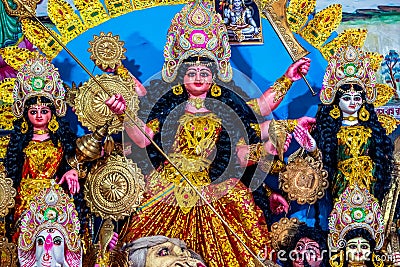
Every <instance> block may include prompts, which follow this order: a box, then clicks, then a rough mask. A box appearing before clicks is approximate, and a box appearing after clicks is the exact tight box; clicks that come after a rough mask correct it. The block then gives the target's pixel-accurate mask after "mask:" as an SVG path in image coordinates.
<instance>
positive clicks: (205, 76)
mask: <svg viewBox="0 0 400 267" xmlns="http://www.w3.org/2000/svg"><path fill="white" fill-rule="evenodd" d="M200 76H201V77H203V78H207V77H208V76H210V74H209V73H208V72H206V71H203V72H200Z"/></svg>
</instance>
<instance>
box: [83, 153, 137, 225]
mask: <svg viewBox="0 0 400 267" xmlns="http://www.w3.org/2000/svg"><path fill="white" fill-rule="evenodd" d="M143 192H144V176H143V174H142V173H141V170H140V169H139V168H138V167H137V166H136V163H134V162H132V160H130V159H126V158H125V157H122V156H118V155H117V156H110V157H108V158H107V159H106V160H105V161H99V162H98V163H97V164H96V165H95V166H94V168H92V170H91V171H90V173H89V174H88V177H87V180H86V184H85V199H86V201H87V203H88V206H89V208H90V209H91V211H92V212H93V213H95V214H97V215H99V216H100V217H102V218H103V219H108V218H110V219H114V220H116V221H117V220H119V219H122V218H124V217H125V216H129V215H130V214H131V213H132V212H133V211H134V210H135V209H136V208H137V207H138V206H139V205H140V202H141V199H142V195H143Z"/></svg>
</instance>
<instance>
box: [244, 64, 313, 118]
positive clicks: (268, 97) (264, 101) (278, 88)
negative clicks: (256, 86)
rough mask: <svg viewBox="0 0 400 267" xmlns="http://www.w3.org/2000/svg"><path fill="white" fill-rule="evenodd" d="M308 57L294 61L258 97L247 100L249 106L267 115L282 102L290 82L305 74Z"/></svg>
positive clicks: (307, 67) (307, 68)
mask: <svg viewBox="0 0 400 267" xmlns="http://www.w3.org/2000/svg"><path fill="white" fill-rule="evenodd" d="M310 62H311V61H310V59H308V58H301V59H299V60H298V61H296V62H294V63H293V64H291V65H290V66H289V68H288V69H287V70H286V72H285V74H284V75H283V76H282V77H280V78H279V79H278V80H276V81H275V83H274V84H273V85H272V86H271V87H270V88H268V90H267V91H265V92H264V93H263V94H262V96H261V97H260V98H256V99H253V100H251V101H249V102H248V104H249V106H251V107H252V108H253V110H255V111H256V112H257V113H259V114H260V115H262V116H268V115H269V114H270V113H271V112H272V111H273V110H275V109H276V108H277V107H278V106H279V104H280V103H281V102H282V99H283V97H284V96H285V95H286V93H287V91H288V90H289V88H290V87H291V86H292V83H293V82H295V81H298V80H300V79H301V78H302V76H301V74H303V75H306V74H307V73H308V70H309V68H310Z"/></svg>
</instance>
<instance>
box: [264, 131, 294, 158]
mask: <svg viewBox="0 0 400 267" xmlns="http://www.w3.org/2000/svg"><path fill="white" fill-rule="evenodd" d="M291 142H292V135H290V134H288V133H287V134H286V140H285V144H284V145H283V153H285V152H286V151H287V150H288V149H289V146H290V143H291ZM264 148H265V151H267V153H268V154H271V155H278V151H277V150H276V147H274V145H273V144H272V142H271V141H267V142H265V144H264Z"/></svg>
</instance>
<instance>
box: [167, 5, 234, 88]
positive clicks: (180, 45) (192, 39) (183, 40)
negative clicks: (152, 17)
mask: <svg viewBox="0 0 400 267" xmlns="http://www.w3.org/2000/svg"><path fill="white" fill-rule="evenodd" d="M164 57H165V62H164V65H163V69H162V77H163V79H164V81H166V82H172V81H174V80H175V78H176V75H177V71H178V69H179V66H180V65H181V64H182V62H183V61H184V60H185V59H187V58H189V57H206V58H209V59H211V60H213V61H214V62H215V63H216V64H217V66H218V78H219V79H220V80H221V81H224V82H229V81H230V80H231V79H232V67H231V65H230V62H229V59H230V57H231V49H230V45H229V42H228V33H227V31H226V28H225V25H224V23H223V21H222V19H221V16H220V15H219V14H217V13H216V12H215V11H214V7H213V6H212V5H211V3H210V2H208V1H201V0H197V1H195V2H193V3H189V4H187V5H186V6H185V7H184V8H183V9H182V10H181V11H180V12H179V13H178V14H176V15H175V17H174V18H173V20H172V22H171V26H170V27H169V29H168V34H167V43H166V44H165V47H164Z"/></svg>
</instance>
